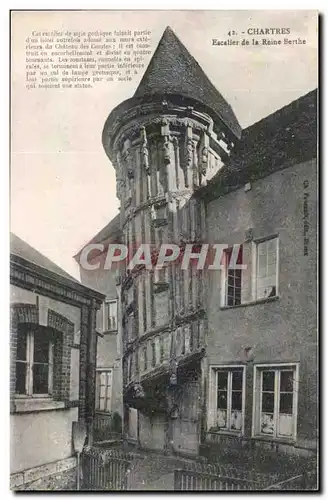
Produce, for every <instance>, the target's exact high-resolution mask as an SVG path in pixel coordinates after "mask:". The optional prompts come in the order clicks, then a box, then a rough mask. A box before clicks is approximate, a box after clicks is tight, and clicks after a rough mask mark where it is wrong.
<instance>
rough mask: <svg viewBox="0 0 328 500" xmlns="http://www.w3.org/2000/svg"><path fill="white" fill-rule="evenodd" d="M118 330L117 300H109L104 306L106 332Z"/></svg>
mask: <svg viewBox="0 0 328 500" xmlns="http://www.w3.org/2000/svg"><path fill="white" fill-rule="evenodd" d="M113 330H117V300H108V301H106V302H105V304H104V331H105V332H106V331H113Z"/></svg>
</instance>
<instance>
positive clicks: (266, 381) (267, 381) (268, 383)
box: [262, 371, 275, 391]
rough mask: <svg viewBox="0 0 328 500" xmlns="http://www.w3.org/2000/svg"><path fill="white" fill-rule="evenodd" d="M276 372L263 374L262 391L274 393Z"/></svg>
mask: <svg viewBox="0 0 328 500" xmlns="http://www.w3.org/2000/svg"><path fill="white" fill-rule="evenodd" d="M274 376H275V373H274V371H264V372H262V377H263V378H262V380H263V383H262V391H274Z"/></svg>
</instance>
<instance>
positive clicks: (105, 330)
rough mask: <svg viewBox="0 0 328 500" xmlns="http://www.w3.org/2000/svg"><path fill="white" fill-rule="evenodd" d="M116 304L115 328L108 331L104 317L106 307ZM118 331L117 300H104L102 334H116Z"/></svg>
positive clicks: (106, 320)
mask: <svg viewBox="0 0 328 500" xmlns="http://www.w3.org/2000/svg"><path fill="white" fill-rule="evenodd" d="M114 303H115V304H116V328H112V329H108V328H107V327H108V326H109V325H108V319H109V318H108V317H107V315H106V309H107V308H106V306H107V305H108V304H114ZM117 331H118V300H117V299H105V301H104V307H103V332H117Z"/></svg>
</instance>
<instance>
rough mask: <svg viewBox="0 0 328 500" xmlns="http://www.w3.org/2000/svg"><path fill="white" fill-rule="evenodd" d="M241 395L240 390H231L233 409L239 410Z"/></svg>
mask: <svg viewBox="0 0 328 500" xmlns="http://www.w3.org/2000/svg"><path fill="white" fill-rule="evenodd" d="M241 404H242V396H241V392H239V391H238V392H236V391H233V392H232V395H231V408H232V409H233V410H241Z"/></svg>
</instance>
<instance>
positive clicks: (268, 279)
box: [256, 238, 278, 299]
mask: <svg viewBox="0 0 328 500" xmlns="http://www.w3.org/2000/svg"><path fill="white" fill-rule="evenodd" d="M277 289H278V238H270V239H267V240H265V241H261V242H259V243H257V244H256V299H266V298H268V297H275V296H276V295H277V291H278V290H277Z"/></svg>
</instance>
